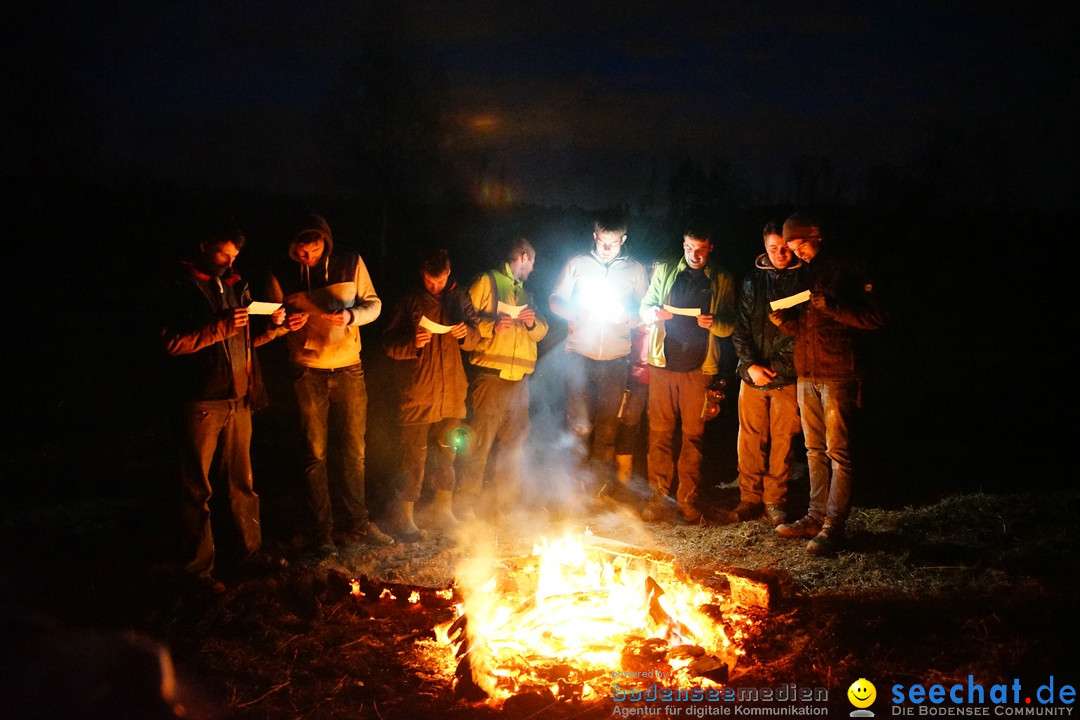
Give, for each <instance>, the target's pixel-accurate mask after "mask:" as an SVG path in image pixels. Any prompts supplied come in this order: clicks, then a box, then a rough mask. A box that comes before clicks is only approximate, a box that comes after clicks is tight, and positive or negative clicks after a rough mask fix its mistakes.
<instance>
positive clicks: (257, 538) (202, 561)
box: [180, 400, 262, 576]
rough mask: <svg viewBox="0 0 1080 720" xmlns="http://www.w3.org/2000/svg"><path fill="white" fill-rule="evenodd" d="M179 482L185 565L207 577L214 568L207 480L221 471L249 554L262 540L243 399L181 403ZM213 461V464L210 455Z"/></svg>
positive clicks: (248, 416) (209, 482)
mask: <svg viewBox="0 0 1080 720" xmlns="http://www.w3.org/2000/svg"><path fill="white" fill-rule="evenodd" d="M182 418H183V426H182V438H181V443H180V481H181V485H182V488H183V493H184V501H183V511H182V515H183V525H184V536H185V545H186V547H185V550H184V554H185V558H186V560H185V566H184V569H185V570H186V571H187V572H189V573H192V574H194V575H203V576H208V575H210V572H211V571H212V570H213V569H214V535H213V533H212V532H211V531H210V497H211V495H213V489H212V481H213V480H214V479H215V475H216V474H218V472H220V474H221V475H224V476H225V478H226V480H227V481H228V492H229V506H230V509H231V510H232V516H233V520H234V521H235V522H236V527H237V530H238V531H239V533H240V540H241V542H242V543H243V545H244V553H245V554H246V555H251V554H252V553H254V552H255V551H256V550H258V549H259V546H260V545H261V544H262V528H261V527H260V525H259V496H258V495H256V494H255V490H254V488H253V485H252V477H251V453H250V449H251V410H249V409H248V407H247V405H245V404H244V401H243V400H204V401H200V402H190V403H187V404H185V405H184V407H183V413H182ZM215 454H216V455H217V456H218V458H219V460H218V463H219V464H218V465H217V466H215V465H214V456H215Z"/></svg>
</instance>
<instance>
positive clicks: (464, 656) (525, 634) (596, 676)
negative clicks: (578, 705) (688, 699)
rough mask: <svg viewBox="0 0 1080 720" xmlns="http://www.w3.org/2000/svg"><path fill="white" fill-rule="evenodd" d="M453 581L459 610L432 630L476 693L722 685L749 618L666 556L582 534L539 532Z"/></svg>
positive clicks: (587, 693) (568, 693)
mask: <svg viewBox="0 0 1080 720" xmlns="http://www.w3.org/2000/svg"><path fill="white" fill-rule="evenodd" d="M458 582H459V591H460V596H461V598H462V602H461V603H460V605H458V606H457V609H458V618H457V619H456V620H454V621H452V622H450V623H447V624H446V625H444V626H441V627H440V628H437V634H438V636H439V638H440V640H441V641H443V642H446V643H447V644H449V645H451V646H454V647H456V648H457V654H458V656H459V657H460V658H461V662H460V663H459V666H458V673H457V675H458V683H459V685H461V684H462V683H464V684H465V685H466V686H468V687H471V688H472V689H473V692H472V693H471V696H472V697H473V698H475V699H480V698H483V697H485V696H486V698H487V699H489V700H494V701H499V700H502V699H506V698H508V697H511V696H513V695H517V694H520V693H524V692H536V691H544V690H546V691H548V692H550V693H551V694H552V695H553V696H555V697H557V698H560V699H571V698H581V699H585V700H588V699H590V698H593V697H600V696H608V695H609V693H610V691H611V687H612V686H613V685H614V684H616V683H618V684H620V687H622V688H626V687H634V686H636V685H640V684H642V682H643V681H644V682H646V683H653V682H655V683H657V684H660V685H665V686H670V687H676V686H678V687H691V686H696V687H701V686H704V685H708V684H718V683H722V682H724V681H726V679H727V675H728V672H729V670H730V669H731V668H732V667H733V666H734V664H735V660H736V658H737V657H738V656H739V655H740V654H741V653H742V651H741V649H740V648H739V642H740V641H741V639H742V636H743V629H744V628H745V626H746V624H747V622H748V620H747V619H746V618H745V617H744V616H742V615H740V614H738V613H736V612H733V609H734V608H733V606H732V605H731V604H730V603H729V602H728V601H727V600H726V599H725V598H724V597H723V596H721V595H720V594H718V593H717V592H715V591H713V590H711V589H709V588H706V587H705V586H703V585H701V584H699V583H697V582H695V581H693V580H690V579H688V578H684V577H680V573H679V572H678V571H677V569H676V567H675V566H674V564H673V563H672V562H670V561H664V560H657V559H655V557H652V556H651V555H650V554H649V553H646V552H636V551H634V550H633V549H629V547H628V546H621V547H620V546H619V545H618V544H614V543H611V542H610V541H604V542H603V543H601V542H600V541H598V539H596V538H593V537H592V536H590V535H588V534H586V535H584V536H577V537H569V536H568V537H564V538H562V539H560V540H557V541H554V542H548V541H547V540H546V539H541V541H540V542H539V543H537V545H536V546H535V547H534V548H533V553H532V554H531V555H529V556H527V557H525V558H519V559H517V560H508V561H502V562H499V563H491V562H474V563H472V564H470V565H469V566H467V567H465V568H462V572H461V573H460V574H459V578H458ZM459 689H460V688H459ZM465 694H466V695H467V696H469V695H470V693H468V692H466V693H465Z"/></svg>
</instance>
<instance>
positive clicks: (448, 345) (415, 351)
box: [383, 250, 480, 542]
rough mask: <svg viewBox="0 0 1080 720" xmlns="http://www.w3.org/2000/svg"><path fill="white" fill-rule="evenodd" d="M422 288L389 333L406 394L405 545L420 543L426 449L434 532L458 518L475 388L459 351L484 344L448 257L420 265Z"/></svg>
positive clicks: (401, 511)
mask: <svg viewBox="0 0 1080 720" xmlns="http://www.w3.org/2000/svg"><path fill="white" fill-rule="evenodd" d="M419 275H420V280H421V282H419V283H417V284H416V286H415V287H414V288H413V289H411V290H409V291H408V292H406V293H405V295H403V296H402V298H401V300H399V301H398V302H397V303H396V305H395V307H394V313H393V317H392V318H391V319H390V323H389V325H387V327H386V331H385V334H384V336H383V345H384V347H385V349H386V354H387V356H389V357H390V358H392V359H394V360H398V361H400V362H399V370H401V371H402V373H403V378H402V380H403V382H402V388H401V447H400V451H401V480H400V482H399V484H398V488H397V494H398V512H397V516H398V520H397V524H398V532H400V533H401V535H400V537H401V539H403V540H405V541H406V542H411V541H415V540H419V539H420V538H421V534H420V529H419V528H418V527H417V526H416V521H415V519H414V517H413V511H414V508H415V506H416V502H417V501H418V500H420V490H421V488H422V486H423V482H424V469H425V467H426V465H427V462H428V447H429V445H431V446H433V448H432V452H433V455H432V458H431V472H430V473H429V474H428V481H429V483H430V484H431V487H432V489H433V490H434V491H435V496H434V499H433V502H432V517H431V526H432V527H433V528H435V529H438V530H448V529H450V528H452V527H453V526H454V525H456V524H457V518H456V517H454V514H453V507H452V501H453V491H454V484H455V477H454V457H455V455H456V453H457V452H458V451H459V450H465V449H467V448H465V447H460V445H461V444H462V442H463V441H464V440H465V438H467V435H466V434H464V431H463V429H462V425H461V422H462V420H463V419H464V418H465V396H466V395H467V394H468V389H469V382H468V379H467V378H466V377H465V365H464V363H463V361H462V358H461V351H462V350H465V351H468V352H471V351H472V350H474V349H475V348H476V343H477V341H478V340H479V339H480V330H479V329H478V327H477V324H478V318H477V315H476V310H475V309H474V308H473V305H472V299H471V298H470V297H469V294H468V293H467V292H466V291H465V290H463V289H462V288H459V287H458V285H457V283H454V282H451V281H450V256H449V255H448V254H447V252H446V250H434V251H432V252H429V253H427V254H426V255H425V256H424V257H423V258H422V259H421V262H420V273H419Z"/></svg>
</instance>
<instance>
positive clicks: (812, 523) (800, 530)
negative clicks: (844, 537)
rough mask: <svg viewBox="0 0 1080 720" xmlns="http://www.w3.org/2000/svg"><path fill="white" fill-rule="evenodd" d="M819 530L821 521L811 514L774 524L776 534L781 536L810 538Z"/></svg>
mask: <svg viewBox="0 0 1080 720" xmlns="http://www.w3.org/2000/svg"><path fill="white" fill-rule="evenodd" d="M819 532H821V521H820V520H818V519H817V518H816V517H814V516H813V515H807V516H806V517H804V518H802V519H800V520H796V521H795V522H793V523H783V524H781V525H777V526H776V534H777V535H779V536H780V537H782V538H788V539H791V538H804V537H806V538H812V537H814V536H815V535H817V534H818V533H819Z"/></svg>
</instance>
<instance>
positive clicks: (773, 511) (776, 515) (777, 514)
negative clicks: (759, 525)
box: [765, 503, 787, 527]
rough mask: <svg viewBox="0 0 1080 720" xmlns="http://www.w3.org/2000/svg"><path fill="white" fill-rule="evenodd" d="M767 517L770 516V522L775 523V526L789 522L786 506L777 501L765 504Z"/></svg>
mask: <svg viewBox="0 0 1080 720" xmlns="http://www.w3.org/2000/svg"><path fill="white" fill-rule="evenodd" d="M765 517H767V518H769V522H770V523H772V524H773V527H776V526H777V525H783V524H784V523H786V522H787V514H786V513H784V506H783V505H778V504H775V503H768V504H767V505H765Z"/></svg>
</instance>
